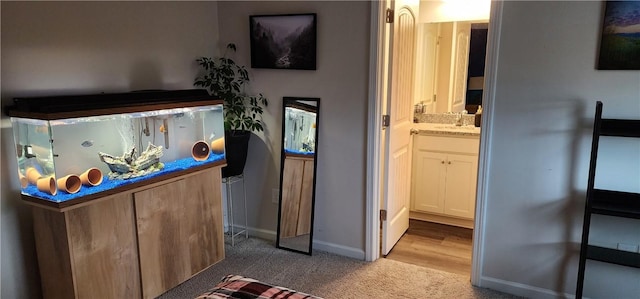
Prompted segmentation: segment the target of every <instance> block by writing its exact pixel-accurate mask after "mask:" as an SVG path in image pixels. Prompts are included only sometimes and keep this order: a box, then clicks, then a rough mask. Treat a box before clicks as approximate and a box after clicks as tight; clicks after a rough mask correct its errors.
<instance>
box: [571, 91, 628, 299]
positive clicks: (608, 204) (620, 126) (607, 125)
mask: <svg viewBox="0 0 640 299" xmlns="http://www.w3.org/2000/svg"><path fill="white" fill-rule="evenodd" d="M600 136H611V137H632V138H640V120H633V119H603V118H602V102H600V101H598V102H597V103H596V114H595V119H594V124H593V139H592V142H591V159H590V163H589V181H588V183H587V200H586V203H585V210H584V222H583V225H582V244H581V246H580V261H579V266H578V280H577V286H576V298H582V291H583V286H584V276H585V270H586V261H587V260H594V261H599V262H604V263H610V264H616V265H621V266H626V267H633V268H640V253H638V252H631V251H625V250H619V249H614V248H605V247H600V246H595V245H590V244H589V229H590V225H591V215H592V214H599V215H606V216H613V217H622V218H629V219H640V193H632V192H622V191H615V190H604V189H596V188H594V186H595V174H596V160H597V158H598V144H599V142H600ZM639 179H640V178H639Z"/></svg>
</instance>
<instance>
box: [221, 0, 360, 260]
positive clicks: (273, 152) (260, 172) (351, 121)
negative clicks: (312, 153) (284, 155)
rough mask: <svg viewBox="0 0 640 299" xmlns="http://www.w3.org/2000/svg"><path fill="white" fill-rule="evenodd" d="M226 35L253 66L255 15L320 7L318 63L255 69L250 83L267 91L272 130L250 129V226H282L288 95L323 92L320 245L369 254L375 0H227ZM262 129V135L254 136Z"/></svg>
mask: <svg viewBox="0 0 640 299" xmlns="http://www.w3.org/2000/svg"><path fill="white" fill-rule="evenodd" d="M218 10H219V15H220V24H219V25H220V43H221V44H226V43H230V42H232V43H235V44H236V45H237V47H238V52H237V54H236V58H237V60H238V62H241V63H242V64H244V65H246V66H247V67H249V66H250V65H251V63H250V58H249V57H250V54H249V53H250V49H249V15H259V14H288V13H316V14H317V24H318V48H317V53H318V57H317V70H315V71H309V70H274V69H249V71H250V76H251V78H252V82H251V88H252V89H253V91H255V92H262V93H263V94H264V95H265V96H266V97H268V98H269V100H270V104H269V107H268V112H267V113H265V114H264V120H265V123H266V132H264V134H262V133H261V134H257V135H254V136H252V138H251V141H250V144H249V157H248V159H247V166H246V167H245V181H246V183H247V200H248V206H249V210H248V214H249V226H250V227H253V228H258V229H262V230H265V231H268V232H273V231H275V230H276V227H277V217H278V214H277V210H278V207H277V205H276V204H273V203H271V190H272V188H278V187H279V180H280V149H281V142H282V141H281V138H282V137H281V136H280V135H281V124H282V119H281V118H282V115H281V114H282V97H284V96H301V97H317V98H320V121H319V123H318V130H319V137H318V143H319V148H318V167H317V182H316V190H317V192H316V204H315V222H314V236H313V238H314V240H315V244H316V245H317V246H316V247H314V248H319V249H324V250H330V251H334V252H341V253H343V254H346V255H351V256H359V257H361V258H364V251H363V250H364V230H365V229H364V219H365V218H364V210H365V183H366V182H365V161H366V148H365V147H366V134H367V132H366V113H367V110H366V109H367V88H368V71H369V69H368V63H369V31H370V29H369V27H370V24H369V16H370V4H369V3H368V2H366V1H318V2H314V1H284V2H272V1H256V2H245V1H240V2H235V1H224V2H220V3H219V6H218ZM256 137H258V138H256Z"/></svg>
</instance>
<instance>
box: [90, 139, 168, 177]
mask: <svg viewBox="0 0 640 299" xmlns="http://www.w3.org/2000/svg"><path fill="white" fill-rule="evenodd" d="M162 154H163V153H162V146H161V145H153V144H151V142H149V145H148V146H147V149H146V150H145V151H144V152H142V153H141V154H140V156H138V157H136V148H135V147H132V148H131V150H130V151H128V152H126V153H125V154H124V155H122V156H121V157H115V156H112V155H109V154H105V153H102V152H99V153H98V155H99V156H100V160H101V161H102V162H104V163H106V164H107V165H108V166H109V169H110V170H111V173H109V178H110V179H125V180H126V179H130V178H135V177H140V176H143V175H147V174H149V173H152V172H156V171H159V170H162V169H163V168H164V164H162V163H160V157H162Z"/></svg>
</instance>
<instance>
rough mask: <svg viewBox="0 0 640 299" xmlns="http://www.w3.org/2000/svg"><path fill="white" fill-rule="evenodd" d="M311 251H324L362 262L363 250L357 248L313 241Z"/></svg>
mask: <svg viewBox="0 0 640 299" xmlns="http://www.w3.org/2000/svg"><path fill="white" fill-rule="evenodd" d="M313 249H314V250H320V251H326V252H329V253H333V254H337V255H341V256H346V257H350V258H353V259H357V260H364V250H362V249H358V248H353V247H348V246H343V245H338V244H334V243H328V242H323V241H318V240H314V241H313Z"/></svg>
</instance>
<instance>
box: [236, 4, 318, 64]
mask: <svg viewBox="0 0 640 299" xmlns="http://www.w3.org/2000/svg"><path fill="white" fill-rule="evenodd" d="M249 30H250V34H251V67H252V68H268V69H296V70H315V69H316V14H314V13H309V14H290V15H259V16H258V15H256V16H250V17H249Z"/></svg>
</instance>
